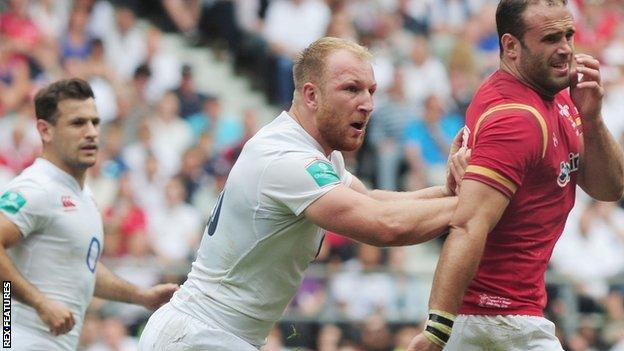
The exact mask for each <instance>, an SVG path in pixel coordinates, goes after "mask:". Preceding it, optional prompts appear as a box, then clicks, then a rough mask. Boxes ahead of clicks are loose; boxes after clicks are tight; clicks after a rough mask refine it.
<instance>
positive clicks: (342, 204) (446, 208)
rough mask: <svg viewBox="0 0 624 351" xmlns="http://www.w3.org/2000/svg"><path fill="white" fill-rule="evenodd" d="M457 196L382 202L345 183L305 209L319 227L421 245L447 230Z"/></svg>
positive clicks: (369, 239)
mask: <svg viewBox="0 0 624 351" xmlns="http://www.w3.org/2000/svg"><path fill="white" fill-rule="evenodd" d="M456 204H457V198H456V197H445V198H440V199H423V200H405V199H399V200H395V201H379V200H376V199H374V198H372V197H370V196H367V195H364V194H361V193H359V192H357V191H354V190H353V189H351V188H348V187H346V186H343V185H339V186H337V187H336V188H334V189H332V190H330V191H329V192H327V193H326V194H325V195H323V196H321V197H320V198H319V199H318V200H316V201H315V202H313V203H312V204H311V205H310V206H308V207H307V208H306V210H305V216H306V217H307V218H309V219H310V220H312V221H313V222H314V223H315V224H317V225H318V226H320V227H322V228H324V229H327V230H330V231H333V232H335V233H340V234H341V235H344V236H346V237H349V238H351V239H354V240H357V241H360V242H363V243H366V244H370V245H375V246H396V245H410V244H417V243H421V242H424V241H427V240H430V239H432V238H434V237H436V236H438V235H440V234H441V233H442V232H443V231H444V230H446V229H447V227H448V224H449V221H450V219H451V214H452V212H453V209H454V208H455V206H456Z"/></svg>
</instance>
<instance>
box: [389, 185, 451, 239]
mask: <svg viewBox="0 0 624 351" xmlns="http://www.w3.org/2000/svg"><path fill="white" fill-rule="evenodd" d="M411 202H412V204H411V205H409V206H405V204H404V203H403V202H396V203H392V204H388V206H387V207H386V208H385V213H383V214H382V215H381V218H383V219H384V221H385V222H386V223H397V224H398V226H399V228H398V229H397V230H395V232H394V233H393V235H392V237H391V239H390V240H388V242H387V245H388V246H403V245H413V244H419V243H422V242H425V241H429V240H431V239H433V238H435V237H437V236H439V235H440V234H442V233H444V232H445V231H446V230H447V229H448V226H449V222H450V221H451V216H452V214H453V210H454V209H455V207H456V206H457V197H445V198H440V199H424V200H412V201H411ZM397 207H399V208H397ZM400 208H403V210H401V209H400ZM405 208H408V209H407V210H406V209H405ZM401 228H404V229H401Z"/></svg>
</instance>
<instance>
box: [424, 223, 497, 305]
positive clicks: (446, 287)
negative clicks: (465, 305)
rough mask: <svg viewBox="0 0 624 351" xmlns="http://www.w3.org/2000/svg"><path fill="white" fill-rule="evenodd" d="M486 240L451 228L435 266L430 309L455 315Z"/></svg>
mask: <svg viewBox="0 0 624 351" xmlns="http://www.w3.org/2000/svg"><path fill="white" fill-rule="evenodd" d="M484 245H485V240H480V239H475V238H472V237H471V236H470V235H469V234H468V233H467V232H466V231H465V230H463V229H459V228H453V229H452V230H451V234H450V235H449V237H448V238H447V240H446V242H445V244H444V248H443V249H442V253H441V255H440V260H439V261H438V266H437V268H436V272H435V276H434V280H433V287H432V290H431V296H430V298H429V308H430V309H433V310H440V311H445V312H448V313H451V314H457V311H458V310H459V307H460V305H461V302H462V299H463V296H464V293H465V291H466V289H467V288H468V284H470V281H472V278H473V277H474V275H475V272H476V271H477V268H478V266H479V262H480V261H481V256H482V254H483V248H484Z"/></svg>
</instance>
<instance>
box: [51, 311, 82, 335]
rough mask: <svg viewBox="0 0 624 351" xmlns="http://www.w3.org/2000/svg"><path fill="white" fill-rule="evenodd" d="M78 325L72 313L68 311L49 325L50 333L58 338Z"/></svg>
mask: <svg viewBox="0 0 624 351" xmlns="http://www.w3.org/2000/svg"><path fill="white" fill-rule="evenodd" d="M74 325H76V321H75V320H74V315H73V314H72V313H71V311H69V310H66V311H64V312H63V313H62V315H61V316H58V317H57V318H55V319H54V320H53V321H52V322H51V323H50V325H49V327H50V332H51V333H52V334H53V335H55V336H57V335H63V334H67V333H69V332H70V331H71V330H72V329H73V328H74Z"/></svg>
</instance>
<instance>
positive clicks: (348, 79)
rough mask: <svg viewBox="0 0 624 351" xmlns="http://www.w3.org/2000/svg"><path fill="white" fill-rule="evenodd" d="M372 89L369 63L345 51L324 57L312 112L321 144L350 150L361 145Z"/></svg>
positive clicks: (371, 108) (373, 86) (374, 86)
mask: <svg viewBox="0 0 624 351" xmlns="http://www.w3.org/2000/svg"><path fill="white" fill-rule="evenodd" d="M376 88H377V83H376V82H375V77H374V74H373V68H372V66H371V64H370V62H368V61H365V60H362V59H360V58H358V57H357V56H355V55H353V54H352V53H350V52H348V51H345V50H340V51H337V52H335V53H333V54H331V55H329V56H328V57H327V66H326V71H325V76H324V82H323V83H321V84H320V94H319V106H318V111H317V114H316V125H317V128H318V130H319V133H320V135H321V138H322V140H323V142H324V144H325V145H324V146H327V147H329V148H331V149H332V150H341V151H353V150H356V149H357V148H359V147H360V146H361V145H362V142H363V141H364V134H365V132H366V125H367V124H368V120H369V118H370V114H371V112H372V111H373V94H374V92H375V89H376Z"/></svg>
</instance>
